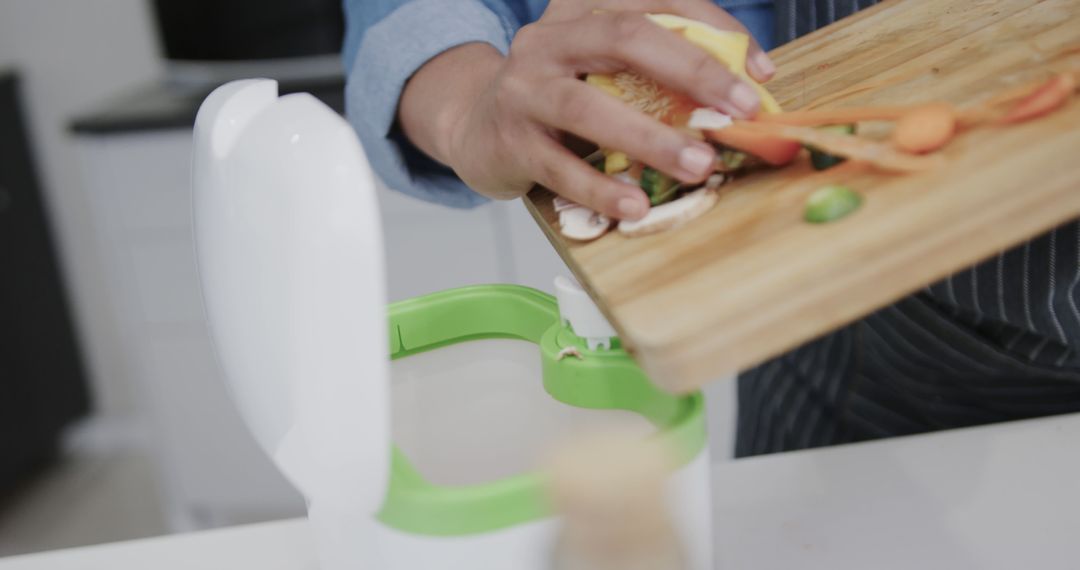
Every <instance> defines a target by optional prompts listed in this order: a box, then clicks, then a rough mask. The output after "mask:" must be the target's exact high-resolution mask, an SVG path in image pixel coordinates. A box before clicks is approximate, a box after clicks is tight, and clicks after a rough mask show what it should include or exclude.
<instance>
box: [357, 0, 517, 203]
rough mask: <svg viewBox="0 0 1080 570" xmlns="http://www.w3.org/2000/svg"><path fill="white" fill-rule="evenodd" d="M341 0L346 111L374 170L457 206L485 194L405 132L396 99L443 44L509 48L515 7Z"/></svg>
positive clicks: (483, 2) (470, 1) (405, 188)
mask: <svg viewBox="0 0 1080 570" xmlns="http://www.w3.org/2000/svg"><path fill="white" fill-rule="evenodd" d="M344 7H345V14H346V18H347V20H346V21H347V32H346V38H345V46H344V50H343V55H344V63H345V66H346V76H347V79H346V87H345V97H346V104H345V107H346V114H347V116H348V119H349V122H350V123H351V124H352V126H353V128H354V129H356V132H357V133H358V134H359V136H360V140H361V142H362V143H363V145H364V150H365V151H366V152H367V154H368V159H369V160H370V161H371V164H372V167H373V168H374V169H375V172H376V173H377V174H378V175H379V177H380V178H381V179H382V181H383V182H384V183H385V184H386V185H387V186H388V187H389V188H392V189H394V190H398V191H401V192H404V193H405V194H409V195H411V196H414V197H417V198H420V199H423V200H428V201H433V202H438V203H441V204H445V205H448V206H455V207H460V208H468V207H472V206H475V205H477V204H480V203H482V202H484V201H486V199H485V198H484V197H482V196H480V195H479V194H477V193H475V192H473V191H472V190H470V189H469V188H468V187H467V186H465V184H464V183H463V182H461V180H459V179H458V177H457V176H456V175H454V173H453V171H452V170H451V169H449V168H447V167H446V166H444V165H442V164H439V163H438V162H436V161H435V160H432V159H431V158H429V157H428V156H427V155H425V154H424V153H422V152H420V151H419V150H418V149H417V148H416V147H415V146H413V145H412V143H410V142H409V141H408V139H406V138H405V136H404V135H403V133H402V132H401V131H400V129H399V128H398V125H397V120H396V117H397V108H398V100H399V98H400V97H401V92H402V89H403V88H404V87H405V83H406V81H408V80H409V78H410V77H411V76H412V74H413V73H415V72H416V70H417V69H419V68H420V67H421V66H422V65H424V63H426V62H427V61H428V60H430V59H431V58H433V57H435V56H436V55H438V54H440V53H442V52H443V51H446V50H448V49H450V48H453V47H455V46H459V45H462V44H466V43H470V42H485V43H488V44H491V45H492V46H494V47H495V48H496V49H498V50H499V51H501V52H503V53H506V52H507V51H508V50H509V46H510V40H511V38H512V37H513V35H514V32H515V31H516V30H517V28H518V27H519V26H520V22H519V21H518V19H517V18H518V14H517V13H515V11H514V10H513V9H512V8H511V6H510V4H509V3H504V2H494V1H490V0H345V3H344Z"/></svg>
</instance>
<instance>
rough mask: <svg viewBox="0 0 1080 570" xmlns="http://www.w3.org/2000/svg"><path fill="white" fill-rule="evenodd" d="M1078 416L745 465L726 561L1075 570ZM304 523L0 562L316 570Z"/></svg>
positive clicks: (97, 569)
mask: <svg viewBox="0 0 1080 570" xmlns="http://www.w3.org/2000/svg"><path fill="white" fill-rule="evenodd" d="M1077 441H1080V414H1077V415H1068V416H1058V417H1053V418H1044V419H1037V420H1027V421H1022V422H1013V423H1008V424H997V425H992V426H983V427H977V428H968V429H963V430H954V431H949V432H939V433H934V434H926V435H919V436H912V437H905V438H898V439H892V440H886V441H878V442H870V443H862V444H855V445H847V446H841V447H835V448H830V449H823V450H811V451H802V452H795V453H787V454H780V455H772V456H765V457H759V458H752V459H744V460H739V461H734V462H729V463H722V464H718V465H717V468H716V469H715V470H714V473H713V482H714V491H713V493H714V496H713V501H714V505H715V511H716V537H717V538H716V545H717V551H716V555H717V561H718V564H717V568H719V569H722V570H726V569H736V568H737V569H754V570H770V569H777V570H780V569H784V570H789V569H793V568H798V569H799V570H817V569H820V570H837V569H844V568H850V569H853V570H865V569H868V568H873V569H875V570H888V569H893V568H895V569H897V570H900V569H903V570H912V569H924V568H948V569H949V570H967V569H972V570H974V569H979V570H996V569H1001V570H1015V569H1017V568H1039V569H1040V570H1056V569H1061V570H1065V569H1067V568H1068V569H1073V568H1077V567H1078V566H1080V540H1077V533H1078V531H1080V454H1078V453H1076V451H1077V444H1076V442H1077ZM316 567H317V565H316V561H315V552H314V542H313V539H312V536H311V535H310V532H309V529H308V527H307V523H306V521H304V520H289V521H281V522H275V523H267V524H260V525H251V526H243V527H235V528H230V529H223V530H217V531H210V532H204V533H195V534H189V535H180V536H171V537H161V538H155V539H149V540H140V541H133V542H127V543H118V544H111V545H103V546H96V547H88V548H78V549H71V550H64V551H57V552H52V553H44V554H36V555H28V556H23V557H15V558H8V559H4V560H0V570H68V569H70V570H76V569H78V570H127V569H131V570H136V569H138V570H142V569H144V568H155V569H156V570H173V569H176V570H179V569H185V570H187V569H191V568H199V569H217V568H221V569H225V568H229V569H233V568H259V569H260V570H313V569H315V568H316Z"/></svg>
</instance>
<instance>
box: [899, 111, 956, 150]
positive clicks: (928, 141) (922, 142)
mask: <svg viewBox="0 0 1080 570" xmlns="http://www.w3.org/2000/svg"><path fill="white" fill-rule="evenodd" d="M955 133H956V110H955V109H954V108H953V106H952V105H949V104H948V103H930V104H927V105H923V106H922V107H919V108H918V109H915V110H913V111H911V112H909V113H907V114H905V115H904V116H903V117H900V120H899V121H897V122H896V128H895V129H894V130H893V133H892V142H893V146H895V147H896V148H898V149H900V150H902V151H904V152H913V153H916V154H922V153H924V152H931V151H935V150H937V149H939V148H941V147H943V146H945V145H946V144H948V142H949V141H950V140H952V137H953V134H955Z"/></svg>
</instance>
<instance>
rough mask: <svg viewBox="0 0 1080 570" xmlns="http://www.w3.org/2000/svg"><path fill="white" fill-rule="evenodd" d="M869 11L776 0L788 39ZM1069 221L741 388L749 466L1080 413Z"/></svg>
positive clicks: (1077, 296)
mask: <svg viewBox="0 0 1080 570" xmlns="http://www.w3.org/2000/svg"><path fill="white" fill-rule="evenodd" d="M873 3H874V2H873V1H872V0H858V1H854V0H852V1H849V0H802V1H800V0H777V2H776V17H777V39H778V41H779V42H780V43H783V42H785V41H790V40H792V39H794V38H796V37H798V36H801V35H803V34H806V33H808V32H810V31H813V30H814V29H816V28H818V27H821V26H824V25H826V24H827V23H829V22H831V21H834V20H835V19H839V18H841V17H843V16H846V15H849V14H851V13H853V12H854V11H856V10H858V9H859V8H865V7H867V6H869V5H870V4H873ZM1078 305H1080V223H1078V222H1071V223H1069V224H1066V225H1064V226H1061V227H1059V228H1057V229H1055V230H1053V231H1051V232H1050V233H1048V234H1045V235H1043V236H1040V237H1038V238H1036V239H1034V240H1032V241H1030V242H1027V243H1025V244H1023V245H1021V246H1019V247H1016V248H1014V249H1011V250H1009V251H1006V252H1003V253H1001V254H999V255H997V256H995V257H993V258H991V259H989V260H987V261H985V262H983V263H980V264H979V265H977V266H975V267H973V268H971V269H967V270H965V271H961V272H959V273H957V274H955V275H953V276H951V277H949V278H948V279H946V280H944V281H941V282H940V283H935V284H933V285H931V286H928V287H926V288H925V289H923V290H922V291H920V292H919V293H918V294H916V295H912V296H910V297H908V298H906V299H903V300H902V301H900V302H898V303H896V304H894V305H892V306H890V307H887V308H885V309H882V310H880V311H878V312H876V313H874V314H872V315H870V316H868V317H866V318H865V319H863V320H861V321H858V322H856V323H854V324H852V325H849V326H847V327H845V328H843V329H840V330H838V331H835V332H833V333H831V334H829V335H826V336H825V337H823V338H820V339H818V340H815V341H813V342H810V343H808V344H806V345H804V346H802V347H800V348H799V349H797V350H794V351H792V352H790V353H788V354H786V355H784V356H782V357H780V358H777V359H775V360H772V361H769V362H766V363H765V364H763V365H761V366H759V367H757V368H756V369H753V370H750V371H748V372H746V373H744V374H742V375H741V376H740V378H739V420H738V435H737V440H736V455H737V456H740V457H744V456H749V455H758V454H764V453H773V452H778V451H787V450H794V449H805V448H812V447H820V446H826V445H834V444H839V443H847V442H854V441H864V440H870V439H878V438H884V437H891V436H898V435H908V434H914V433H922V432H927V431H934V430H941V429H949V428H955V427H965V426H972V425H979V424H986V423H992V422H1001V421H1008V420H1014V419H1022V418H1030V417H1037V416H1044V415H1052V414H1061V413H1067V412H1077V411H1080V309H1078Z"/></svg>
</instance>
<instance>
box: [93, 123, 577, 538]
mask: <svg viewBox="0 0 1080 570" xmlns="http://www.w3.org/2000/svg"><path fill="white" fill-rule="evenodd" d="M78 141H79V149H80V154H81V157H80V158H81V160H82V164H83V170H84V177H85V180H86V182H87V184H86V185H85V188H86V192H87V193H88V195H87V197H86V198H87V201H88V203H91V204H93V205H94V206H93V211H92V212H91V213H92V215H93V216H94V220H95V225H96V226H97V227H98V229H99V234H100V237H101V243H100V244H98V246H99V247H100V248H101V253H102V258H103V259H105V260H106V263H107V265H108V267H107V268H106V271H105V273H106V274H107V275H108V286H109V289H110V291H111V296H112V302H113V304H114V305H115V309H114V312H115V315H113V316H114V319H115V321H116V322H117V323H118V326H117V330H116V333H117V334H118V335H119V341H120V342H121V343H122V344H123V346H125V348H126V350H125V355H126V357H127V362H126V363H124V364H125V366H123V367H122V368H123V369H124V370H126V371H127V374H128V376H129V377H127V378H115V379H111V383H112V385H114V386H115V387H116V389H131V390H134V391H135V394H136V397H137V399H138V402H139V409H140V412H141V414H142V415H143V416H144V418H143V419H144V420H145V421H144V423H145V424H146V425H147V426H148V429H149V433H148V434H147V436H148V437H147V438H146V441H147V442H148V444H149V446H150V448H151V451H152V452H153V453H154V455H155V457H156V458H157V463H158V465H159V467H160V473H161V478H162V487H163V488H164V489H165V497H163V501H164V503H165V507H166V510H167V512H168V513H169V515H170V520H171V524H172V526H173V527H174V528H176V529H178V530H182V529H190V528H198V527H206V526H214V525H217V524H225V523H232V522H242V521H249V520H258V519H269V518H278V517H281V516H287V515H299V514H302V513H303V504H302V502H301V500H300V497H299V496H298V494H297V493H295V491H294V490H293V489H292V488H291V486H290V485H289V484H288V483H287V482H286V481H285V480H284V479H283V478H282V477H281V476H280V475H279V474H278V473H277V471H276V470H275V469H274V468H273V466H272V465H271V463H270V461H269V460H268V459H267V458H265V457H264V456H263V455H262V453H261V452H260V450H259V449H258V448H257V447H256V445H255V443H254V441H253V440H252V438H251V437H250V436H249V435H248V433H247V431H246V430H245V429H244V428H243V425H242V423H241V421H240V418H239V416H238V414H237V413H236V412H235V410H233V408H232V405H231V402H230V401H229V400H228V398H227V393H226V391H225V388H224V385H223V383H222V382H221V379H220V377H219V372H218V366H217V364H216V361H215V359H214V356H213V352H212V346H211V343H210V340H209V337H208V334H207V330H206V327H205V323H204V319H203V312H202V306H201V301H200V295H199V289H198V282H197V274H196V269H195V262H194V254H193V247H192V242H191V214H190V189H189V176H190V164H189V163H190V154H191V132H190V131H189V130H184V129H174V130H162V131H147V132H141V133H127V134H113V133H110V134H95V135H89V134H82V135H79V136H78ZM380 208H381V210H382V213H383V223H384V231H385V233H386V247H387V256H386V259H387V265H388V268H387V269H388V279H389V296H390V299H391V300H399V299H405V298H409V297H413V296H416V295H421V294H424V293H430V292H433V291H438V290H442V289H448V288H451V287H457V286H461V285H468V284H475V283H522V284H527V285H531V286H534V287H537V288H541V289H550V287H551V285H550V284H551V280H552V279H553V278H554V276H555V275H556V274H558V273H559V272H564V271H565V267H564V266H563V264H562V262H561V261H560V260H559V258H558V256H557V255H556V254H555V253H554V251H553V250H552V249H551V246H550V245H549V244H548V243H547V241H546V239H545V238H544V237H543V235H541V233H540V230H539V229H537V227H536V226H535V224H534V223H533V222H532V220H531V219H530V218H529V216H528V213H527V212H525V211H524V207H523V206H522V205H521V203H520V202H502V203H492V204H488V205H485V206H482V207H479V208H476V209H472V210H454V209H449V208H445V207H442V206H438V205H434V204H428V203H424V202H421V201H418V200H414V199H412V198H409V197H406V196H404V195H402V194H398V193H395V192H391V191H387V190H383V191H381V195H380Z"/></svg>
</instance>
